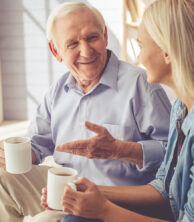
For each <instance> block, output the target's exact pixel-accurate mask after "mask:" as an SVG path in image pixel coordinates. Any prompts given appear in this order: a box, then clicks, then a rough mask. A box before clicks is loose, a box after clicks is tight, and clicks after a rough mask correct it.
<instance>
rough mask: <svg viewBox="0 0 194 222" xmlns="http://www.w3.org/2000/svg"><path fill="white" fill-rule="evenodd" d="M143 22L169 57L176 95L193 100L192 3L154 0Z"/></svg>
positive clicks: (193, 22)
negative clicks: (177, 93)
mask: <svg viewBox="0 0 194 222" xmlns="http://www.w3.org/2000/svg"><path fill="white" fill-rule="evenodd" d="M143 22H144V25H145V27H146V30H147V31H148V33H149V34H150V36H151V37H152V39H153V40H154V41H155V42H156V44H157V45H158V46H159V47H160V48H161V49H162V50H163V51H164V52H165V53H167V54H168V55H169V57H170V60H171V68H172V75H173V80H174V83H175V85H176V87H177V89H178V91H179V92H180V93H181V94H183V96H184V97H186V98H190V99H194V54H193V53H194V0H157V1H156V2H154V3H153V4H151V5H150V6H149V7H148V8H147V9H146V11H145V12H144V16H143Z"/></svg>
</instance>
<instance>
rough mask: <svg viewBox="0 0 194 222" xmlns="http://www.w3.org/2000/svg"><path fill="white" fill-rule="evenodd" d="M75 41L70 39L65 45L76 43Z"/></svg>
mask: <svg viewBox="0 0 194 222" xmlns="http://www.w3.org/2000/svg"><path fill="white" fill-rule="evenodd" d="M75 41H76V40H75V39H73V38H72V39H68V40H67V41H65V45H68V44H71V43H72V42H75Z"/></svg>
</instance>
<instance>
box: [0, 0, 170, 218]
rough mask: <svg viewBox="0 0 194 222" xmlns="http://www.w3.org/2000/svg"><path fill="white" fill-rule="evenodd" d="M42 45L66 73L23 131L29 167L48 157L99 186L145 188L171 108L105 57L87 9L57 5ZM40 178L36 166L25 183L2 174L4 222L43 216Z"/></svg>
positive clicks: (101, 28)
mask: <svg viewBox="0 0 194 222" xmlns="http://www.w3.org/2000/svg"><path fill="white" fill-rule="evenodd" d="M47 37H48V41H49V47H50V50H51V52H52V54H53V55H54V56H55V58H56V59H57V60H58V61H59V62H64V63H65V64H66V66H67V67H68V68H69V71H68V72H67V73H65V74H64V75H63V76H62V77H61V78H60V79H59V81H58V82H57V83H56V84H54V85H53V86H52V87H51V88H50V89H49V91H48V93H47V94H46V96H45V98H44V101H43V103H42V104H41V105H40V106H39V107H38V109H37V113H36V115H35V118H34V120H33V121H32V123H31V125H30V127H29V130H28V133H27V135H28V136H30V137H31V141H32V154H33V163H35V164H39V163H40V162H41V161H42V159H43V158H45V157H46V156H48V155H53V156H54V160H55V161H56V163H58V164H60V165H62V166H68V167H73V168H75V169H77V170H78V172H79V176H86V177H87V178H89V179H91V180H92V181H94V182H95V183H97V184H100V185H139V184H146V183H148V182H149V181H150V180H152V179H153V178H154V176H155V172H156V170H157V168H158V167H159V165H160V163H161V161H162V159H163V156H164V152H165V151H164V150H165V144H166V141H167V135H168V125H169V113H170V108H171V106H170V102H169V100H168V98H167V96H166V94H165V92H164V91H163V89H162V88H161V87H160V86H159V85H157V84H155V85H150V84H148V83H147V81H146V74H145V72H144V71H143V70H142V69H140V68H137V67H134V66H132V65H130V64H128V63H125V62H122V61H119V60H118V58H117V57H116V56H115V55H114V53H113V52H112V51H110V50H107V49H106V46H107V42H108V36H107V28H106V26H105V23H104V19H103V17H102V16H101V14H100V13H99V12H98V11H97V10H96V9H95V8H93V7H92V6H89V5H86V4H84V3H64V4H62V5H60V6H59V7H58V8H57V9H55V10H54V11H53V12H52V14H51V15H50V17H49V19H48V24H47ZM158 68H160V67H158ZM86 120H87V121H89V122H87V121H86ZM85 121H86V122H85ZM94 123H95V124H94ZM101 125H102V126H101ZM86 128H87V129H89V130H87V129H86ZM93 133H95V134H96V135H94V134H93ZM80 139H82V140H80ZM77 140H78V141H77ZM68 141H74V142H72V143H71V142H70V143H66V142H68ZM55 147H57V150H56V149H55ZM62 151H64V152H62ZM46 174H47V168H46V167H41V166H34V168H33V170H32V171H31V172H29V173H27V174H25V175H17V176H12V175H8V174H7V173H5V172H1V178H2V181H1V184H2V185H1V190H0V198H1V200H3V201H1V203H0V213H1V215H2V218H5V220H4V221H14V222H17V221H21V217H22V216H23V215H28V214H31V215H34V214H36V213H38V212H40V211H41V210H42V208H41V207H40V205H39V200H38V198H39V197H40V195H41V188H42V187H44V186H45V185H46ZM21 193H23V194H24V195H22V196H21V195H20V194H21ZM19 216H20V218H19Z"/></svg>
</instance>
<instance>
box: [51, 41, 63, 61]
mask: <svg viewBox="0 0 194 222" xmlns="http://www.w3.org/2000/svg"><path fill="white" fill-rule="evenodd" d="M48 45H49V49H50V51H51V52H52V54H53V55H54V57H55V58H56V59H57V61H58V62H62V61H63V60H62V58H61V56H60V55H59V53H58V52H57V49H56V48H55V46H54V43H53V41H52V40H51V41H49V43H48Z"/></svg>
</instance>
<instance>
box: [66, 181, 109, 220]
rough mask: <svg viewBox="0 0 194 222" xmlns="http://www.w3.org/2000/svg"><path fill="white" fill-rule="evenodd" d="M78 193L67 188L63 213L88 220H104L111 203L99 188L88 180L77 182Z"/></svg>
mask: <svg viewBox="0 0 194 222" xmlns="http://www.w3.org/2000/svg"><path fill="white" fill-rule="evenodd" d="M75 184H76V187H77V191H75V190H73V189H71V188H70V187H69V186H66V187H65V190H64V194H63V197H62V205H63V211H65V212H67V213H70V214H73V215H76V216H81V217H86V218H98V219H103V217H104V214H105V211H106V206H107V203H108V202H109V201H108V200H107V199H106V198H105V197H104V196H103V195H102V193H101V192H100V191H99V189H98V188H97V186H96V185H95V184H94V183H92V182H91V181H89V180H88V179H86V178H80V179H79V180H77V181H76V182H75Z"/></svg>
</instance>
